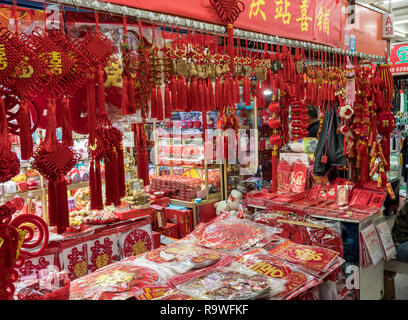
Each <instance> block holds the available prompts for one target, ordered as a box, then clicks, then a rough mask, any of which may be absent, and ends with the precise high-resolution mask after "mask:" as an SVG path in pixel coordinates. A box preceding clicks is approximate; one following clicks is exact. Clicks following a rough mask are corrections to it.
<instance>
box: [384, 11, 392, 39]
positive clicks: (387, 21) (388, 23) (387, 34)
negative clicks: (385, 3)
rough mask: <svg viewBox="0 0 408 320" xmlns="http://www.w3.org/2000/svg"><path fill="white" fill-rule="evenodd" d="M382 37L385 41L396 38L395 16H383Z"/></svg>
mask: <svg viewBox="0 0 408 320" xmlns="http://www.w3.org/2000/svg"><path fill="white" fill-rule="evenodd" d="M382 37H383V39H393V38H394V15H392V14H383V15H382Z"/></svg>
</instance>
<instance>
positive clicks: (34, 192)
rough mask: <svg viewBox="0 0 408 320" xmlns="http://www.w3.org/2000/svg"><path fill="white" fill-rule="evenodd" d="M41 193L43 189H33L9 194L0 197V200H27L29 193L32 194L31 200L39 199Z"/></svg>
mask: <svg viewBox="0 0 408 320" xmlns="http://www.w3.org/2000/svg"><path fill="white" fill-rule="evenodd" d="M42 192H43V189H35V190H28V191H24V192H16V193H9V194H5V195H2V196H0V199H5V200H6V201H11V200H13V199H14V198H15V197H20V198H23V199H27V198H28V196H29V194H30V193H31V194H32V197H33V198H37V197H41V195H42Z"/></svg>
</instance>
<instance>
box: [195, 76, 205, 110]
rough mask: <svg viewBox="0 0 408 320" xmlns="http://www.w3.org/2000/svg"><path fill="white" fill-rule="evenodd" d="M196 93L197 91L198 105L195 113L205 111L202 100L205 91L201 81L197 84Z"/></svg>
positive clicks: (203, 99) (203, 100)
mask: <svg viewBox="0 0 408 320" xmlns="http://www.w3.org/2000/svg"><path fill="white" fill-rule="evenodd" d="M197 91H198V97H199V99H198V101H199V103H198V105H197V108H196V111H201V110H205V98H204V96H205V91H204V86H203V83H202V81H201V80H200V82H199V83H198V90H197Z"/></svg>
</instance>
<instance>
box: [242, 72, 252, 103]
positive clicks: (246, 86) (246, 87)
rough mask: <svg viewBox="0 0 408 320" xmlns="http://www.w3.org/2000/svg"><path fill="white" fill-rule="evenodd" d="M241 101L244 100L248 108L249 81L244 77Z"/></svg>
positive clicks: (249, 100) (249, 96)
mask: <svg viewBox="0 0 408 320" xmlns="http://www.w3.org/2000/svg"><path fill="white" fill-rule="evenodd" d="M243 100H244V102H245V105H246V106H249V105H250V104H251V93H250V87H249V79H248V78H246V77H245V78H244V88H243Z"/></svg>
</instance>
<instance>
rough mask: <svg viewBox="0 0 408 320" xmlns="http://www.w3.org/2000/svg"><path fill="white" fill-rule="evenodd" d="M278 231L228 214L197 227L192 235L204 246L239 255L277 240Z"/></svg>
mask: <svg viewBox="0 0 408 320" xmlns="http://www.w3.org/2000/svg"><path fill="white" fill-rule="evenodd" d="M276 232H277V230H276V229H275V228H272V227H268V226H265V225H262V224H259V223H255V222H252V221H250V220H246V219H237V218H235V217H233V216H228V217H227V218H225V219H222V220H218V221H215V222H212V223H208V224H206V225H203V226H200V227H199V228H196V229H195V230H194V231H193V232H192V235H193V236H194V238H195V239H196V241H197V242H198V243H199V244H200V245H201V246H203V247H207V248H211V249H214V250H219V251H223V252H227V253H229V254H231V255H237V254H238V253H240V252H242V251H244V250H248V249H250V248H251V247H258V246H264V245H266V244H268V243H269V242H270V241H276V240H277V239H275V236H274V235H275V233H276ZM269 240H270V241H269Z"/></svg>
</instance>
